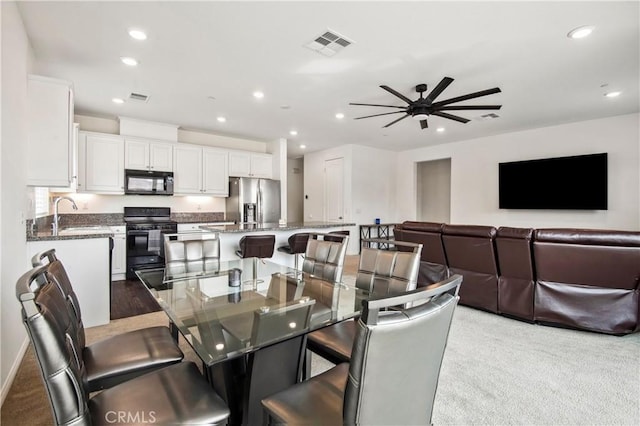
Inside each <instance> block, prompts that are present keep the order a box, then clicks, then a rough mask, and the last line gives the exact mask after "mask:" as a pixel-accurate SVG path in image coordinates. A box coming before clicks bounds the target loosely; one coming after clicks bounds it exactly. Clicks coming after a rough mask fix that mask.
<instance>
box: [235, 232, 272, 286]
mask: <svg viewBox="0 0 640 426" xmlns="http://www.w3.org/2000/svg"><path fill="white" fill-rule="evenodd" d="M238 245H239V246H240V249H239V250H236V254H237V255H238V256H239V257H241V258H242V259H246V258H249V257H252V258H253V282H255V283H259V282H262V280H259V281H258V280H257V278H258V259H265V258H270V257H272V256H273V250H274V248H275V245H276V236H275V235H245V236H244V237H242V238H240V241H239V242H238Z"/></svg>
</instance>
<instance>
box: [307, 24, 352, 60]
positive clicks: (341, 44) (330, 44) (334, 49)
mask: <svg viewBox="0 0 640 426" xmlns="http://www.w3.org/2000/svg"><path fill="white" fill-rule="evenodd" d="M350 44H353V41H352V40H349V39H348V38H346V37H345V36H343V35H341V34H339V33H337V32H336V31H333V30H329V29H328V30H327V31H325V32H324V33H323V34H322V35H320V36H318V37H316V38H315V39H314V40H313V41H312V42H310V43H307V44H305V45H304V47H306V48H307V49H311V50H313V51H314V52H318V53H320V54H322V55H324V56H333V55H335V54H336V53H338V52H340V51H341V50H342V49H344V48H345V47H347V46H349V45H350Z"/></svg>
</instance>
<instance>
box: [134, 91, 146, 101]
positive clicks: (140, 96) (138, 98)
mask: <svg viewBox="0 0 640 426" xmlns="http://www.w3.org/2000/svg"><path fill="white" fill-rule="evenodd" d="M129 99H130V100H132V101H137V102H148V101H149V96H147V95H143V94H141V93H134V92H131V94H129Z"/></svg>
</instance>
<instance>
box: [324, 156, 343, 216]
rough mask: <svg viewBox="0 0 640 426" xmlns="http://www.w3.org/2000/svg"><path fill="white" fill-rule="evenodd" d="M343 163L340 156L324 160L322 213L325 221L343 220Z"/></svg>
mask: <svg viewBox="0 0 640 426" xmlns="http://www.w3.org/2000/svg"><path fill="white" fill-rule="evenodd" d="M343 163H344V160H343V159H342V158H334V159H332V160H326V161H325V162H324V201H325V202H324V211H325V214H324V215H325V221H327V222H344V165H343Z"/></svg>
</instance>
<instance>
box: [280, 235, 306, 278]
mask: <svg viewBox="0 0 640 426" xmlns="http://www.w3.org/2000/svg"><path fill="white" fill-rule="evenodd" d="M308 241H309V234H308V233H306V232H301V233H299V234H293V235H292V236H290V237H289V245H288V246H282V247H278V251H279V252H282V253H287V254H292V255H293V256H294V265H295V268H296V269H297V270H300V268H298V258H299V257H300V256H299V255H300V254H304V252H305V251H306V250H307V242H308Z"/></svg>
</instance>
